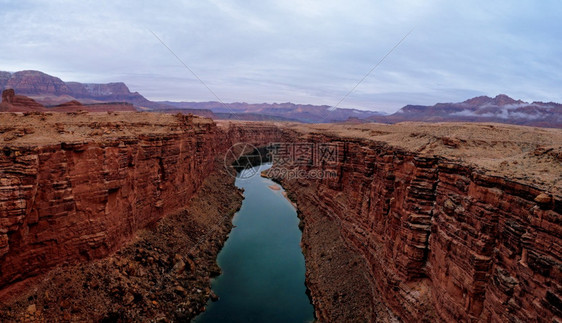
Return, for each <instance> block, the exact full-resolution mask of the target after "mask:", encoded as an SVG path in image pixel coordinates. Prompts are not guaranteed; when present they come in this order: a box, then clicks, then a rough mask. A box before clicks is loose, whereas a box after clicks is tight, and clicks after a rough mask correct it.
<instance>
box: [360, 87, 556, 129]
mask: <svg viewBox="0 0 562 323" xmlns="http://www.w3.org/2000/svg"><path fill="white" fill-rule="evenodd" d="M367 120H370V121H377V122H385V123H396V122H402V121H425V122H444V121H464V122H499V123H510V124H518V125H528V126H538V127H554V128H562V104H559V103H554V102H547V103H545V102H532V103H528V102H524V101H521V100H514V99H512V98H510V97H509V96H507V95H504V94H500V95H498V96H496V97H495V98H491V97H488V96H479V97H475V98H472V99H469V100H466V101H464V102H459V103H437V104H435V105H432V106H424V105H407V106H405V107H403V108H402V109H400V110H398V111H397V112H396V113H394V114H391V115H388V116H385V117H383V118H379V117H369V118H367Z"/></svg>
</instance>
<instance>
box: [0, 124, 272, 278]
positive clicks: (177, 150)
mask: <svg viewBox="0 0 562 323" xmlns="http://www.w3.org/2000/svg"><path fill="white" fill-rule="evenodd" d="M0 118H2V120H1V121H2V122H1V123H0V124H1V125H2V126H3V127H4V128H2V127H0V130H1V131H0V139H5V138H3V136H4V137H5V136H10V132H14V131H15V132H18V131H19V130H18V127H21V128H24V129H26V131H21V132H20V133H21V135H20V136H19V137H16V138H17V139H15V140H14V139H11V141H10V143H9V144H7V143H6V142H4V144H2V147H1V148H0V288H3V287H6V286H8V285H10V284H12V283H14V282H17V281H21V280H24V279H26V278H28V277H32V276H35V275H37V274H40V273H42V272H44V271H46V270H48V269H49V268H52V267H53V266H56V265H58V264H61V263H73V262H79V261H86V260H91V259H95V258H100V257H103V256H106V255H108V254H109V253H111V252H113V251H115V250H116V249H118V248H119V247H120V246H122V245H123V244H124V243H125V242H126V241H128V240H130V239H131V237H132V236H133V235H134V234H135V232H136V231H137V230H139V229H141V228H144V227H146V226H148V225H150V224H151V223H153V222H155V221H157V220H159V219H160V218H162V217H163V216H165V215H167V214H171V213H174V212H177V211H179V210H180V209H182V208H184V207H185V206H186V204H187V202H188V201H189V199H190V197H191V196H192V195H193V194H194V192H195V191H196V190H197V189H198V187H199V186H200V185H201V183H202V181H203V179H204V178H205V177H206V176H207V175H208V174H210V172H212V171H213V165H214V164H215V163H214V160H215V159H216V158H223V156H224V153H225V152H226V150H227V149H228V148H229V147H230V146H231V144H232V143H235V142H237V141H242V140H243V141H246V142H251V143H254V144H266V143H268V142H270V141H274V140H276V138H278V135H279V131H278V130H277V128H275V127H268V126H261V127H260V126H252V125H247V126H230V127H228V126H225V127H223V128H222V129H221V128H218V127H217V126H216V125H215V124H214V123H213V122H212V121H211V120H210V119H203V118H198V117H193V116H181V115H178V116H172V115H153V114H146V113H122V114H115V113H113V114H107V113H103V114H62V113H61V114H54V115H51V114H40V113H37V114H32V115H27V116H16V115H12V114H0ZM6 125H8V127H7V128H6V127H5V126H6ZM30 129H32V130H30Z"/></svg>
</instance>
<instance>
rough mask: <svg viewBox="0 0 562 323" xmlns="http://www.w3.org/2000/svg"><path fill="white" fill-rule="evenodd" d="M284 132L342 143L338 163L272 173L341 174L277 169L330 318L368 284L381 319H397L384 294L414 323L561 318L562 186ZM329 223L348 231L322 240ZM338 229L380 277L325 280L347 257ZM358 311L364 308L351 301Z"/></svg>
mask: <svg viewBox="0 0 562 323" xmlns="http://www.w3.org/2000/svg"><path fill="white" fill-rule="evenodd" d="M285 141H286V142H305V143H315V144H319V143H324V144H325V143H329V144H330V145H337V148H338V149H337V162H336V163H332V164H330V163H322V164H319V165H316V168H315V167H313V166H312V165H309V166H307V165H302V164H301V165H297V166H294V165H293V166H287V165H283V166H277V168H278V169H279V168H283V167H289V169H288V170H284V171H278V172H275V171H274V170H275V168H273V169H272V170H273V171H272V172H271V173H270V174H287V171H291V170H292V171H293V174H299V171H300V174H310V173H309V171H311V170H313V171H316V173H315V174H318V173H317V172H318V170H322V171H324V172H325V173H324V174H327V173H328V174H335V176H321V177H318V176H314V177H312V176H305V177H302V176H301V177H300V178H288V177H286V176H279V175H277V180H278V181H280V182H281V183H282V184H283V186H284V187H285V189H287V190H288V191H289V192H290V195H291V196H292V197H293V199H294V200H295V201H296V203H297V205H298V208H299V211H300V213H301V216H302V218H303V222H304V231H303V248H304V251H305V257H306V260H307V284H308V286H309V288H310V289H311V295H312V299H313V300H314V301H315V310H316V312H317V316H318V317H319V318H321V319H322V320H325V321H330V320H333V319H334V317H337V316H335V314H334V313H340V314H337V315H341V311H342V307H346V305H345V303H341V302H339V301H338V295H340V296H341V294H342V293H343V294H344V295H346V294H347V295H349V294H352V295H353V294H354V293H362V292H363V291H364V290H365V289H367V288H372V289H373V290H374V292H373V294H374V295H375V296H374V297H373V299H372V301H371V303H370V304H368V303H366V304H364V306H365V309H364V311H365V312H367V313H372V317H370V319H371V320H373V321H374V320H376V319H385V320H388V319H390V318H389V316H388V313H386V312H385V311H384V310H383V311H380V310H379V311H377V310H376V309H374V307H375V306H376V305H377V304H379V303H380V302H381V300H382V302H383V303H384V304H386V305H387V306H388V307H389V308H390V309H391V310H392V312H393V313H394V314H395V315H396V316H397V317H398V318H399V319H402V320H404V321H407V322H420V321H424V320H426V321H427V320H435V319H438V320H440V321H523V322H532V321H552V320H560V319H561V318H562V280H561V277H562V275H561V270H562V249H560V246H562V196H560V192H557V191H555V192H554V193H553V192H549V191H546V190H544V188H539V187H534V186H532V185H528V184H523V183H520V182H517V181H513V180H509V179H507V178H504V177H501V176H493V175H490V174H486V173H484V172H483V171H481V170H480V169H478V168H476V167H474V166H467V165H465V164H464V163H462V162H460V161H452V160H449V159H447V158H444V157H438V156H431V155H422V154H419V153H414V152H409V151H405V150H402V149H398V148H396V147H392V146H389V145H387V144H385V143H382V142H375V141H371V140H364V139H350V138H347V139H345V138H341V137H336V136H327V135H321V134H318V133H310V134H307V135H302V136H300V137H299V136H297V137H296V138H295V135H294V134H293V133H289V134H288V136H287V137H286V139H285ZM558 175H560V174H558ZM558 175H556V174H552V176H558ZM273 176H274V177H275V176H276V175H273ZM326 222H333V223H335V224H334V225H333V226H335V227H337V228H339V230H338V231H339V232H337V234H335V235H334V236H332V237H325V238H324V239H319V238H318V236H322V235H323V234H324V233H325V232H326V231H318V230H317V227H318V226H319V223H326ZM333 226H332V227H333ZM326 234H329V233H326ZM337 239H342V240H343V241H345V243H346V244H347V246H348V247H349V250H351V252H352V253H355V254H358V255H360V256H361V259H362V261H363V262H364V264H365V268H367V275H368V277H369V278H368V280H369V286H355V288H356V289H355V290H354V289H353V287H348V288H349V289H347V290H339V291H338V293H335V292H334V289H336V290H337V289H338V288H339V286H338V287H335V288H334V287H330V286H325V285H324V286H323V285H322V281H325V280H326V277H324V276H323V275H326V274H328V275H329V274H330V272H329V271H328V270H326V268H330V266H331V264H332V263H333V261H334V260H333V259H337V258H339V257H344V258H345V257H348V256H347V255H346V254H345V253H346V251H344V252H342V253H341V254H339V255H333V254H331V253H334V249H333V248H331V247H326V245H328V246H329V244H325V243H318V241H331V240H337ZM322 253H324V254H325V255H326V254H331V255H330V256H329V257H322V256H319V255H321V254H322ZM311 255H312V256H311ZM315 255H316V256H315ZM311 261H312V262H314V264H313V265H311V264H310V263H311ZM343 266H344V268H345V266H349V267H350V268H351V267H353V263H351V264H347V265H346V264H344V265H343ZM340 274H341V273H340ZM342 279H347V278H342ZM341 286H344V284H342V285H341ZM342 288H343V287H342ZM354 311H361V310H360V309H358V308H357V307H348V312H354ZM377 312H378V313H377Z"/></svg>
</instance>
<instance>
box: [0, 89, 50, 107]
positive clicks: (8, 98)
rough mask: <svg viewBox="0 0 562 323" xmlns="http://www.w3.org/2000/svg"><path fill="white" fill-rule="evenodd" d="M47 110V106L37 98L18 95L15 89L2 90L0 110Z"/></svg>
mask: <svg viewBox="0 0 562 323" xmlns="http://www.w3.org/2000/svg"><path fill="white" fill-rule="evenodd" d="M31 111H45V107H44V106H42V105H41V104H39V103H37V102H36V101H35V100H33V99H31V98H28V97H26V96H23V95H16V92H15V91H14V90H13V89H7V90H4V91H2V102H1V103H0V112H31Z"/></svg>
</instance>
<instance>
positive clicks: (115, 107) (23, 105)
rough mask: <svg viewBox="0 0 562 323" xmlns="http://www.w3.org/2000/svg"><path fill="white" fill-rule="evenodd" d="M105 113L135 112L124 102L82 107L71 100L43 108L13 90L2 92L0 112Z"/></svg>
mask: <svg viewBox="0 0 562 323" xmlns="http://www.w3.org/2000/svg"><path fill="white" fill-rule="evenodd" d="M33 111H37V112H76V111H88V112H106V111H136V110H135V107H134V106H133V105H132V104H130V103H126V102H113V103H95V104H87V105H84V104H82V103H80V102H79V101H77V100H72V101H69V102H65V103H62V104H59V105H57V106H54V107H45V106H44V105H42V104H40V103H38V102H37V101H35V100H34V99H32V98H30V97H27V96H25V95H16V92H15V91H14V89H6V90H4V91H2V103H0V112H33Z"/></svg>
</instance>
